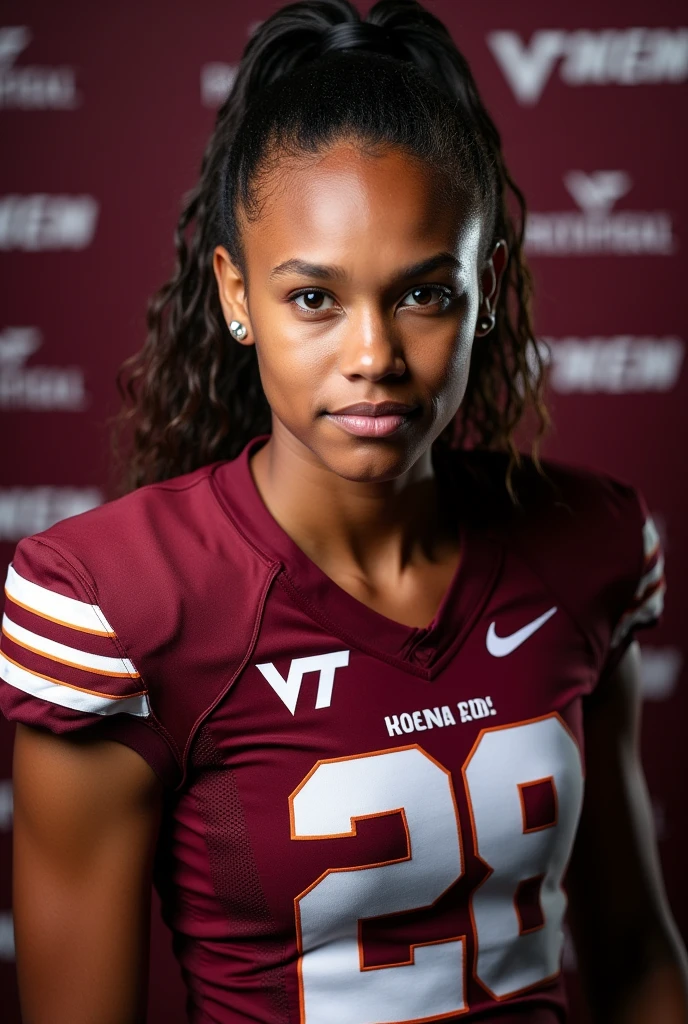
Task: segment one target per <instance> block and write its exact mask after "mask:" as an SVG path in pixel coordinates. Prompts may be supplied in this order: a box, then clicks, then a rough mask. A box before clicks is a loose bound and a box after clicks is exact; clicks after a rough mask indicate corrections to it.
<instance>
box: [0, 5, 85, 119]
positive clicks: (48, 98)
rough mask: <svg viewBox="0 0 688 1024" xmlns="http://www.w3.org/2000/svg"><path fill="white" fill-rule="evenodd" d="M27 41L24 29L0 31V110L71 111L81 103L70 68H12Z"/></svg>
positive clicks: (24, 27) (27, 35)
mask: <svg viewBox="0 0 688 1024" xmlns="http://www.w3.org/2000/svg"><path fill="white" fill-rule="evenodd" d="M31 39H32V35H31V30H30V29H29V28H28V26H27V25H8V26H5V27H2V28H0V109H5V110H10V109H15V110H73V109H74V107H77V106H78V105H79V103H80V102H81V96H80V95H79V93H78V92H77V89H76V72H75V70H74V68H71V67H64V66H63V67H42V66H39V65H35V64H27V65H23V66H21V67H16V66H15V61H16V60H17V57H18V56H19V54H20V53H23V51H24V50H25V49H26V48H27V46H28V45H29V43H30V42H31Z"/></svg>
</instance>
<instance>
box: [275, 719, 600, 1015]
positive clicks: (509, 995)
mask: <svg viewBox="0 0 688 1024" xmlns="http://www.w3.org/2000/svg"><path fill="white" fill-rule="evenodd" d="M548 719H556V720H557V721H558V722H559V724H560V725H561V726H562V727H563V728H564V730H565V731H566V732H567V733H568V735H569V736H570V737H571V739H572V740H573V742H574V744H575V747H576V749H577V751H578V754H579V757H580V767H581V775H582V781H583V786H584V784H585V762H584V759H583V754H582V751H581V749H580V744H579V742H578V739H577V738H576V736H575V734H574V732H573V730H572V729H571V727H570V726H569V725H568V724H567V722H566V721H565V720H564V719H563V718H562V716H561V715H560V714H559V712H558V711H551V712H548V713H547V714H544V715H538V716H535V717H534V718H527V719H523V720H521V721H518V722H510V723H506V724H503V725H495V726H485V727H483V728H482V729H480V731H479V732H478V735H477V736H476V738H475V741H474V743H473V746H472V747H471V749H470V751H469V753H468V755H467V757H466V759H465V760H464V762H463V764H462V766H461V780H462V784H463V787H464V792H465V795H466V803H467V807H468V812H469V819H470V829H471V840H472V853H473V855H474V857H475V858H476V859H477V860H478V861H479V862H480V863H481V864H482V865H483V866H484V867H485V869H486V871H487V874H486V875H485V878H483V880H482V882H480V883H478V885H476V886H475V888H474V889H473V890H472V891H471V895H470V898H469V900H468V910H469V918H470V922H471V931H472V935H473V949H474V956H473V964H472V969H471V977H472V979H473V980H474V981H475V982H476V984H478V985H479V986H480V988H482V989H483V991H485V992H486V993H487V994H488V995H489V996H490V997H491V998H492V999H494V1000H495V1002H500V1003H501V1002H505V1001H506V1000H508V999H513V998H514V997H515V996H519V995H522V994H524V993H526V992H529V991H532V990H534V989H537V988H540V987H541V986H543V985H547V984H549V983H550V982H552V981H554V980H555V979H556V978H558V977H559V976H560V975H561V973H562V967H561V963H560V966H559V969H558V970H557V971H555V972H554V973H553V974H551V975H549V976H547V977H545V978H541V979H539V980H538V981H535V982H533V983H532V984H530V985H526V986H524V987H523V988H520V989H518V990H514V991H512V992H509V993H507V994H505V995H502V996H498V995H495V993H493V992H492V991H491V990H490V989H489V988H488V986H487V985H486V983H485V982H483V981H481V979H480V978H479V977H478V975H477V973H476V972H477V962H478V957H477V950H478V931H477V926H476V923H475V918H474V915H473V897H474V894H475V893H476V892H477V891H478V890H479V889H480V888H481V887H482V886H483V885H484V884H485V883H486V882H487V881H488V879H489V878H490V877H491V875H492V874H493V873H494V871H495V870H496V869H495V868H492V867H491V865H489V864H488V863H487V862H486V861H485V860H483V858H482V857H481V856H480V854H479V853H478V843H477V837H476V832H475V820H474V815H473V803H472V800H471V794H470V789H469V786H468V780H467V778H466V770H467V768H468V766H469V764H470V762H471V759H472V758H473V756H474V754H475V753H476V751H477V749H478V746H479V745H480V742H481V740H482V739H483V737H484V736H485V735H486V734H487V733H493V732H499V731H502V730H505V729H515V728H518V727H520V726H524V725H530V724H531V723H534V722H543V721H546V720H548ZM412 749H415V750H418V751H419V752H420V753H421V754H423V755H424V756H425V757H427V758H428V760H430V761H432V762H433V763H434V764H435V765H436V766H437V767H438V768H440V769H441V771H443V772H444V773H445V774H446V775H447V776H448V779H449V783H450V788H451V795H452V803H453V806H454V813H455V815H456V825H457V836H458V842H459V850H460V857H461V864H462V866H463V867H464V870H463V871H462V873H461V875H459V876H458V877H457V878H456V879H455V880H454V882H453V883H452V885H455V884H456V882H457V881H458V880H459V878H462V877H463V876H464V874H465V864H466V861H465V856H464V851H465V844H464V836H463V831H462V828H461V819H460V817H459V811H458V805H457V801H456V791H455V788H454V781H453V777H452V772H451V771H450V770H449V769H448V768H446V767H445V765H443V764H442V763H441V762H440V761H438V760H437V759H436V758H434V757H433V756H432V754H430V753H428V751H427V750H425V748H423V747H421V746H420V744H418V743H411V744H407V745H404V746H398V747H386V748H382V749H378V750H371V751H365V752H363V753H360V754H351V755H348V756H342V757H330V758H322V759H320V760H318V761H316V763H315V764H314V765H313V767H312V768H311V770H310V771H309V772H308V774H307V775H306V776H305V777H304V778H303V779H302V780H301V782H300V783H299V785H298V786H297V787H296V789H295V790H294V791H293V792H292V793H291V794H290V795H289V826H290V838H291V839H293V840H296V841H298V842H310V841H311V840H314V839H345V838H352V837H355V836H356V835H357V822H358V821H362V820H365V819H367V818H379V817H387V816H389V815H391V814H400V815H401V819H402V822H403V825H404V830H405V833H406V840H407V848H408V850H409V854H408V855H407V856H406V857H401V858H396V859H394V860H387V861H379V862H375V863H371V864H361V865H355V866H351V867H343V868H327V869H326V870H325V871H323V872H322V874H321V875H319V876H318V878H316V879H315V881H313V882H312V883H311V884H310V885H309V886H308V887H307V888H306V889H304V890H303V892H301V893H299V894H298V896H296V897H295V898H294V915H295V924H296V946H297V952H298V959H297V975H298V989H299V1015H300V1021H301V1024H306V1022H305V1018H304V1013H305V1010H304V1007H305V997H304V991H303V976H302V963H303V957H304V951H303V944H302V937H301V924H300V913H299V902H300V900H302V899H303V897H304V896H306V895H307V894H308V893H309V892H311V891H312V889H314V888H315V887H316V886H317V885H318V884H319V883H320V882H321V881H322V880H323V879H324V878H325V877H327V875H330V874H333V873H340V872H343V871H365V870H366V869H368V868H374V867H382V866H385V865H387V864H396V863H400V862H401V861H406V860H410V848H411V842H410V836H409V829H408V823H407V820H406V814H405V810H404V808H403V807H399V808H395V809H390V810H386V811H380V812H377V813H373V814H365V815H359V816H355V817H352V818H351V825H352V827H351V829H350V830H349V831H348V832H341V833H337V834H335V833H330V834H326V835H322V836H316V835H298V834H297V833H296V827H295V821H294V798H295V797H296V796H297V794H298V793H299V792H300V791H301V790H302V789H303V787H304V786H305V785H306V784H307V783H308V781H309V780H310V778H311V777H312V776H313V775H314V774H315V772H316V771H317V770H318V768H319V767H320V766H321V765H323V764H333V763H335V762H340V761H353V760H357V759H359V758H364V757H376V756H379V755H381V754H389V753H394V752H396V751H402V750H412ZM538 782H550V784H551V786H552V793H553V797H554V807H555V819H554V821H552V822H550V823H548V824H546V825H540V826H536V827H534V828H530V829H528V828H527V827H526V813H525V805H524V801H523V792H522V790H523V788H525V787H527V786H530V785H535V784H536V783H538ZM516 785H517V787H518V792H519V799H520V802H521V810H522V818H523V831H524V834H527V833H529V832H536V831H541V830H544V829H549V828H556V827H557V825H558V823H559V794H558V792H557V787H556V783H555V781H554V778H553V776H551V775H549V776H544V777H543V778H538V779H529V780H527V781H526V782H524V783H516ZM574 839H575V837H574ZM572 852H573V842H572V844H571V851H570V853H569V857H568V858H567V859H566V862H565V865H564V871H563V877H565V875H566V869H567V868H568V865H569V862H570V859H571V854H572ZM531 877H538V876H531ZM542 877H543V878H544V877H545V876H544V875H543V876H542ZM524 881H530V878H526V879H522V882H524ZM520 884H521V883H519V886H520ZM452 885H450V886H448V887H447V889H445V890H444V891H443V892H442V893H441V894H440V895H439V896H438V897H437V899H436V900H435V901H433V903H431V904H428V906H429V907H432V906H434V905H435V904H436V903H437V902H439V900H440V899H442V897H443V896H444V895H445V893H446V892H448V891H449V889H450V888H451V887H452ZM560 888H562V891H563V887H562V886H561V885H560ZM517 895H518V887H517V888H516V890H515V891H514V894H513V897H512V898H513V901H514V907H515V910H516V914H517V917H518V919H519V922H520V920H521V918H520V914H519V911H518V906H517V904H516V897H517ZM538 902H539V897H538ZM414 909H416V910H422V909H427V908H425V907H416V908H414ZM540 909H541V913H542V917H543V923H542V924H540V925H537V926H535V927H533V928H528V929H522V930H521V934H522V935H527V934H529V933H530V932H535V931H539V930H540V929H541V928H543V927H544V925H545V920H544V918H545V915H544V910H542V907H540ZM399 913H409V911H408V910H406V911H400V912H399ZM376 916H377V915H376ZM384 916H385V917H394V916H395V914H394V913H392V914H385V915H384ZM365 920H367V918H359V921H358V951H359V963H360V969H361V971H371V970H373V971H374V970H385V969H387V968H394V967H402V966H409V965H411V964H413V963H414V962H415V960H414V951H415V949H416V948H419V947H421V946H432V945H438V944H441V943H446V942H461V944H462V948H463V957H462V961H463V972H462V973H463V977H462V979H461V985H462V991H463V1003H464V1008H463V1009H461V1010H455V1011H453V1012H451V1013H448V1014H440V1015H439V1016H437V1015H435V1016H430V1017H420V1018H414V1019H412V1020H404V1021H399V1022H398V1024H426V1022H431V1021H435V1020H442V1019H447V1018H448V1017H459V1016H463V1015H464V1014H466V1013H470V1011H471V1007H470V1006H469V1004H468V1002H467V999H466V968H467V956H466V953H467V938H466V935H457V936H453V937H450V938H444V939H439V940H432V941H430V942H419V943H411V944H410V946H409V950H410V956H409V959H408V960H406V961H400V962H398V963H394V964H380V965H378V964H376V965H374V966H369V967H366V966H364V964H363V949H362V942H361V921H365Z"/></svg>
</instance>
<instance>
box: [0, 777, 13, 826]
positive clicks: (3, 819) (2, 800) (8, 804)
mask: <svg viewBox="0 0 688 1024" xmlns="http://www.w3.org/2000/svg"><path fill="white" fill-rule="evenodd" d="M13 807H14V800H13V797H12V780H11V779H0V832H9V831H10V830H11V828H12V815H13Z"/></svg>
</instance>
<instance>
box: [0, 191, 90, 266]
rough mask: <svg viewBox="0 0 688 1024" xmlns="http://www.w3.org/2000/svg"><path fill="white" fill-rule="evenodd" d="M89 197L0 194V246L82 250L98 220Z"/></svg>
mask: <svg viewBox="0 0 688 1024" xmlns="http://www.w3.org/2000/svg"><path fill="white" fill-rule="evenodd" d="M98 211H99V206H98V201H97V200H96V199H94V198H93V196H66V195H56V196H50V195H46V194H45V193H44V192H37V193H35V194H33V195H7V196H0V249H4V250H8V249H23V250H25V251H26V252H40V251H42V250H45V249H85V248H86V247H87V246H89V245H90V244H91V242H92V240H93V236H94V234H95V230H96V221H97V220H98Z"/></svg>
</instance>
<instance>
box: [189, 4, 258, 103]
mask: <svg viewBox="0 0 688 1024" xmlns="http://www.w3.org/2000/svg"><path fill="white" fill-rule="evenodd" d="M262 24H263V22H262V21H251V22H249V24H248V26H247V29H246V35H247V36H248V37H249V38H250V37H251V36H252V35H253V33H254V32H255V31H256V29H257V28H260V26H261V25H262ZM238 70H239V67H238V65H237V64H225V63H222V62H221V61H210V62H209V63H207V64H204V65H203V66H202V67H201V103H202V104H203V106H204V107H211V108H212V109H213V110H216V109H217V108H218V107H221V106H222V104H223V103H224V101H225V100H226V99H227V97H228V96H229V91H230V89H231V88H232V86H233V85H234V79H235V78H236V76H237V71H238Z"/></svg>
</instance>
